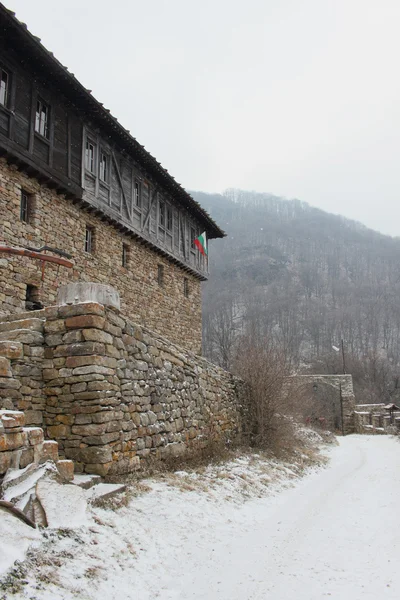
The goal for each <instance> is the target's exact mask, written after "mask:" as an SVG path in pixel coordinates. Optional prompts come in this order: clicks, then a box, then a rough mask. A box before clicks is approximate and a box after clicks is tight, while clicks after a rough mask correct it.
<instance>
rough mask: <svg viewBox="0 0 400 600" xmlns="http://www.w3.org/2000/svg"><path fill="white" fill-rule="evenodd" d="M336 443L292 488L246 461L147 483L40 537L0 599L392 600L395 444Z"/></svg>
mask: <svg viewBox="0 0 400 600" xmlns="http://www.w3.org/2000/svg"><path fill="white" fill-rule="evenodd" d="M339 441H340V445H339V446H336V447H333V448H332V449H331V450H330V463H329V465H328V466H327V467H326V468H323V469H314V471H312V472H310V473H309V474H308V475H307V476H306V477H304V478H303V479H299V478H298V475H299V472H300V471H301V467H300V466H299V465H298V466H296V467H292V468H291V467H290V465H285V464H282V463H279V462H278V461H271V460H269V461H266V460H264V459H262V458H257V457H247V456H245V457H242V458H239V459H237V460H235V461H233V462H231V463H229V464H221V465H219V466H218V467H215V466H214V467H210V468H208V469H206V470H203V471H202V472H200V473H192V474H190V473H186V472H180V473H176V474H175V475H173V476H171V475H166V476H165V478H164V479H160V478H159V479H157V480H150V481H146V482H145V486H148V488H147V489H146V487H145V486H144V485H142V491H141V493H139V495H136V496H135V495H131V497H129V496H127V497H126V498H125V500H126V502H125V504H126V505H123V506H120V507H119V508H118V509H117V510H111V509H110V508H106V507H103V508H92V509H91V512H90V515H89V517H90V525H89V526H88V527H82V528H80V529H78V530H75V531H68V530H61V531H60V530H58V531H57V530H54V531H47V532H46V533H45V535H46V536H47V538H46V539H45V540H44V541H43V540H42V541H41V542H40V546H39V547H37V548H36V549H35V548H34V549H33V550H32V551H31V552H30V553H29V554H28V560H27V561H26V562H25V563H22V564H20V565H17V567H16V568H15V569H14V571H12V572H11V574H10V575H9V577H8V578H7V577H6V578H5V579H3V584H2V586H0V598H2V599H3V598H4V599H5V598H7V599H8V598H15V599H21V600H22V599H25V598H31V599H32V600H33V599H36V600H50V599H51V600H54V599H60V600H61V599H72V598H74V599H76V598H80V599H84V600H85V599H87V600H91V599H96V600H97V599H99V598H106V599H107V600H112V599H114V598H115V599H116V598H121V597H125V598H127V599H128V600H130V599H132V600H136V599H137V600H154V599H161V600H185V599H188V600H189V599H196V600H200V599H204V600H205V599H207V600H228V599H229V600H292V599H293V600H294V599H296V600H314V599H315V600H316V599H318V600H320V599H324V598H325V597H332V598H337V599H339V600H347V599H348V600H364V599H371V600H372V599H373V600H380V599H381V598H382V599H394V598H396V599H397V598H398V597H399V591H398V589H396V588H397V587H398V584H397V573H396V570H397V565H398V564H399V560H400V533H399V528H398V526H397V521H398V517H397V510H398V499H399V498H400V476H399V468H398V466H399V464H400V443H399V442H398V441H397V440H395V439H393V438H389V437H386V436H348V437H346V438H342V439H340V440H339ZM244 499H246V500H247V501H246V502H244V501H243V500H244ZM123 504H124V503H123ZM34 543H36V544H37V543H38V542H37V541H36V542H34Z"/></svg>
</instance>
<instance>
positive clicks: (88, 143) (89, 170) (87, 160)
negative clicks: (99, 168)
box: [85, 136, 97, 177]
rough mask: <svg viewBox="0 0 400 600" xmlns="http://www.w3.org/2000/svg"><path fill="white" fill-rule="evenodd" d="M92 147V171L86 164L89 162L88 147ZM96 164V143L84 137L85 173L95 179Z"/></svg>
mask: <svg viewBox="0 0 400 600" xmlns="http://www.w3.org/2000/svg"><path fill="white" fill-rule="evenodd" d="M89 146H92V147H93V160H92V162H93V169H91V168H90V166H88V162H89V154H88V147H89ZM96 163H97V144H96V142H94V141H93V140H92V138H91V137H90V136H86V142H85V171H86V172H87V173H90V175H93V176H94V177H96Z"/></svg>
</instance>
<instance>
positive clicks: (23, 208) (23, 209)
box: [20, 190, 30, 223]
mask: <svg viewBox="0 0 400 600" xmlns="http://www.w3.org/2000/svg"><path fill="white" fill-rule="evenodd" d="M29 198H30V196H29V194H27V193H26V192H24V191H23V190H22V191H21V205H20V219H21V221H24V223H29Z"/></svg>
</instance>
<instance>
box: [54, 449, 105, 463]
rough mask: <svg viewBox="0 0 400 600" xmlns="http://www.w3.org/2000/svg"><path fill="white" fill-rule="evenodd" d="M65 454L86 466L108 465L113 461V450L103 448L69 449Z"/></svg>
mask: <svg viewBox="0 0 400 600" xmlns="http://www.w3.org/2000/svg"><path fill="white" fill-rule="evenodd" d="M65 453H66V454H67V455H68V457H69V458H71V459H72V460H74V461H77V462H81V463H85V464H99V463H100V464H106V463H109V462H111V461H112V453H111V448H108V447H106V446H102V447H101V448H96V447H95V446H90V447H88V448H68V449H66V450H65Z"/></svg>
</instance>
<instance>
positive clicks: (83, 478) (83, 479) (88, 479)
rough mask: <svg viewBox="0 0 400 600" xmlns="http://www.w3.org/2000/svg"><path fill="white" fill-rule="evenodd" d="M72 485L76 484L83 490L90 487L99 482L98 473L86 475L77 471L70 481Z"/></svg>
mask: <svg viewBox="0 0 400 600" xmlns="http://www.w3.org/2000/svg"><path fill="white" fill-rule="evenodd" d="M71 483H73V484H74V485H78V486H79V487H80V488H82V489H84V490H88V489H90V488H92V487H93V486H94V485H96V484H98V483H101V477H100V475H86V474H80V473H77V474H76V475H74V478H73V480H72V481H71Z"/></svg>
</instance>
